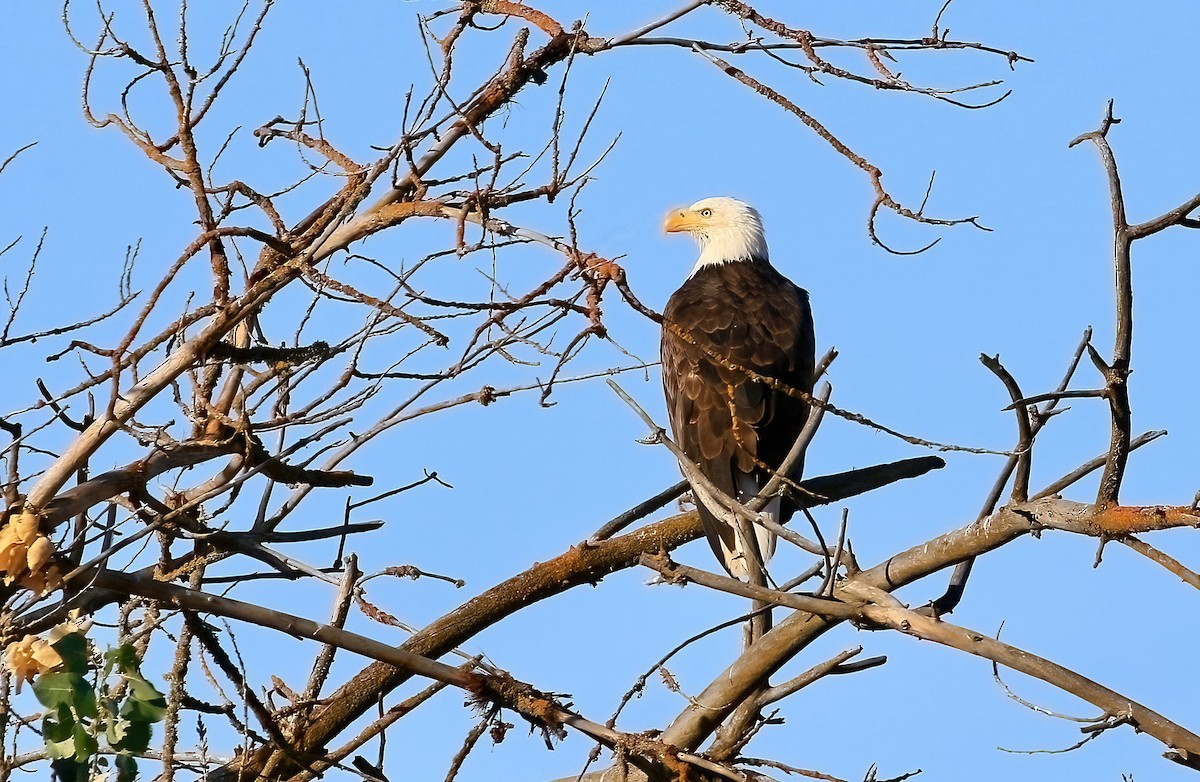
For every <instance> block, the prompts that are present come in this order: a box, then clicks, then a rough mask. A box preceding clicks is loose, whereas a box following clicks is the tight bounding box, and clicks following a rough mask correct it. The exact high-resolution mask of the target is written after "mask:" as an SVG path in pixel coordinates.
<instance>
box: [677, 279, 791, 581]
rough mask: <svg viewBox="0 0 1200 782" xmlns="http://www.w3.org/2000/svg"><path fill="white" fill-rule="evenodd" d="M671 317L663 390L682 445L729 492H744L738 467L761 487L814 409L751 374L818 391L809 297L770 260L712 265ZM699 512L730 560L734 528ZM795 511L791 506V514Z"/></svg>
mask: <svg viewBox="0 0 1200 782" xmlns="http://www.w3.org/2000/svg"><path fill="white" fill-rule="evenodd" d="M663 317H664V319H665V320H666V321H667V324H666V325H664V328H663V338H662V368H663V386H664V390H665V391H666V397H667V410H668V416H669V418H670V422H671V431H672V433H673V435H674V437H675V440H676V442H678V443H679V445H680V447H681V448H682V449H683V451H684V452H685V453H686V454H687V455H688V456H689V457H690V458H691V459H692V460H693V461H694V462H695V463H696V465H697V467H698V468H699V470H700V471H701V472H702V473H703V474H704V475H705V476H706V477H707V478H708V479H709V480H711V481H712V482H713V483H714V484H715V485H716V486H717V487H718V488H720V489H721V490H722V491H724V492H725V493H727V494H729V495H730V496H735V497H736V496H737V494H738V492H737V486H738V478H737V476H738V474H739V473H742V474H749V475H752V476H753V477H754V481H755V483H756V484H757V485H759V486H761V485H762V484H763V483H765V481H766V480H767V479H768V478H769V475H770V472H771V471H773V469H774V468H776V467H778V466H779V464H780V463H781V462H782V461H783V459H784V457H785V456H786V455H787V452H788V450H789V449H790V448H791V446H792V443H794V442H795V440H796V437H797V435H798V434H799V433H800V429H801V428H803V426H804V422H805V420H807V417H808V410H809V407H808V405H807V404H805V403H804V402H803V401H801V400H799V399H796V398H794V397H792V396H789V395H787V394H786V393H783V392H781V391H778V390H775V389H773V388H771V387H770V386H769V385H766V384H764V383H762V382H760V381H756V380H753V379H751V376H750V374H749V373H748V372H747V370H750V372H752V373H754V374H757V375H760V376H764V377H770V378H774V379H775V380H778V381H780V382H781V383H782V384H785V385H787V386H789V387H791V388H796V389H799V390H802V391H806V392H811V390H812V383H813V377H812V375H813V365H814V360H815V356H814V352H815V342H814V338H813V323H812V313H811V310H810V308H809V304H808V293H807V292H805V291H804V290H803V289H801V288H798V287H797V286H795V285H794V284H792V282H791V281H789V280H788V279H787V278H786V277H784V276H783V275H781V274H780V273H779V272H778V271H776V270H775V268H774V267H772V266H771V265H770V264H769V263H767V262H765V261H745V262H741V261H739V262H734V263H727V264H720V265H711V266H706V267H703V268H701V269H700V270H699V271H697V272H696V273H695V274H694V275H693V276H692V277H691V278H689V279H688V281H687V282H685V283H684V284H683V286H682V287H680V289H679V290H678V291H676V292H675V293H674V295H672V296H671V298H670V300H669V301H668V302H667V306H666V309H665V310H664V311H663ZM764 466H765V467H766V468H769V469H764ZM796 475H797V476H798V475H799V470H797V471H796ZM699 510H700V516H701V519H702V520H703V521H704V527H705V531H706V532H707V533H708V538H709V544H710V545H711V546H712V548H713V551H714V552H715V553H716V554H717V557H718V559H721V560H722V561H723V554H722V551H721V546H720V543H719V540H723V541H724V542H725V545H726V547H727V548H728V549H729V550H733V549H734V534H733V530H732V529H731V528H729V527H728V526H727V525H726V524H724V523H722V522H720V521H718V520H717V519H716V518H715V517H714V516H713V515H712V514H711V513H709V512H708V510H707V509H706V508H704V507H703V506H700V507H699ZM792 510H793V509H792V508H790V507H787V506H786V503H785V507H784V508H783V516H784V519H783V520H786V519H787V518H788V517H790V516H791V513H792ZM723 564H725V563H724V562H723ZM726 569H729V568H728V565H727V564H726Z"/></svg>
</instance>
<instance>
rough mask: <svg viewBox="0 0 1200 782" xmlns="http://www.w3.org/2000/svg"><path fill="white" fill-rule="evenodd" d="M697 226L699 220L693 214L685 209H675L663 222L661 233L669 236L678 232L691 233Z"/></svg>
mask: <svg viewBox="0 0 1200 782" xmlns="http://www.w3.org/2000/svg"><path fill="white" fill-rule="evenodd" d="M698 225H699V219H698V216H697V215H696V213H695V212H691V211H689V210H687V209H676V210H675V211H673V212H670V213H669V214H668V215H667V218H666V220H664V221H663V231H665V232H666V233H669V234H674V233H679V232H680V231H691V230H693V229H695V228H696V227H697V226H698Z"/></svg>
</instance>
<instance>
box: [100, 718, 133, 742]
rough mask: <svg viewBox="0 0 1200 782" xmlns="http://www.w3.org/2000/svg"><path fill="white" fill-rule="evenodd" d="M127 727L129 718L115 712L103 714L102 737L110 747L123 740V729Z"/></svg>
mask: <svg viewBox="0 0 1200 782" xmlns="http://www.w3.org/2000/svg"><path fill="white" fill-rule="evenodd" d="M128 728H129V720H127V719H125V718H124V717H118V716H116V715H115V714H111V713H109V714H105V715H104V738H105V740H106V741H108V745H109V746H110V747H116V746H117V745H118V744H120V743H121V742H122V741H124V740H125V731H126V730H127V729H128Z"/></svg>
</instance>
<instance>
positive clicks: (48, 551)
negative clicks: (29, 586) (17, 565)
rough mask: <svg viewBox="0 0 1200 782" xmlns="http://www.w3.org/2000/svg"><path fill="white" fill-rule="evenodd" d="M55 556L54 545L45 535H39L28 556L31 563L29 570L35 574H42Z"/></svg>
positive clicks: (31, 545)
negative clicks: (42, 570)
mask: <svg viewBox="0 0 1200 782" xmlns="http://www.w3.org/2000/svg"><path fill="white" fill-rule="evenodd" d="M53 556H54V544H53V543H51V542H50V538H48V537H46V536H45V535H39V536H38V537H37V538H35V539H34V541H33V543H31V544H30V545H29V553H28V554H27V555H26V558H27V559H28V562H29V570H30V571H31V572H33V573H37V572H40V571H41V569H42V568H43V567H44V566H45V565H46V563H47V562H49V561H50V558H51V557H53Z"/></svg>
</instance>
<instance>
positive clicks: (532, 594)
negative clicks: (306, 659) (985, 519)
mask: <svg viewBox="0 0 1200 782" xmlns="http://www.w3.org/2000/svg"><path fill="white" fill-rule="evenodd" d="M943 464H944V462H943V461H942V460H941V459H939V458H937V457H932V456H927V457H922V458H919V459H907V460H903V461H900V462H893V463H891V464H886V465H879V466H876V467H867V468H863V469H859V470H851V471H849V472H846V473H839V474H837V475H830V476H823V477H818V478H812V479H809V480H806V481H804V482H803V483H802V484H801V485H802V486H803V487H804V488H805V489H806V490H807V492H806V496H809V493H811V496H813V497H818V498H820V500H819V501H818V502H817V503H816V504H824V503H831V502H838V501H840V500H843V499H846V498H847V497H851V496H855V495H857V494H862V493H865V492H868V491H871V490H873V489H877V488H879V487H880V486H885V485H887V484H889V483H893V482H895V481H898V480H904V479H906V478H913V477H918V476H920V475H923V474H925V473H926V472H928V471H929V470H932V469H938V468H940V467H941V466H943ZM701 535H703V531H702V528H701V524H700V519H699V516H697V515H696V514H695V513H694V512H693V513H684V514H680V515H676V516H672V517H670V518H668V519H664V520H662V521H658V522H655V523H653V524H650V525H647V526H646V527H643V528H641V529H638V530H635V531H633V532H631V533H629V534H626V535H622V536H620V537H616V538H612V539H609V540H605V541H600V542H599V543H597V544H595V545H590V546H577V547H572V548H571V549H570V550H568V551H567V552H566V553H564V554H561V555H559V556H558V557H555V558H553V559H551V560H548V561H546V562H542V563H539V564H537V565H535V566H534V567H532V568H530V569H529V570H526V571H525V572H523V573H520V574H518V575H516V576H514V577H512V578H510V579H508V580H506V581H503V582H501V583H499V584H497V585H496V586H494V587H492V588H491V589H488V590H486V591H484V592H483V593H482V594H480V595H479V596H477V597H475V598H473V599H471V600H469V601H467V602H466V603H464V604H462V605H461V606H459V607H458V608H456V609H454V610H453V611H450V612H449V613H447V614H445V615H444V616H442V617H441V618H439V619H437V620H435V621H434V622H432V623H430V624H429V625H428V626H427V627H425V628H424V629H422V630H420V631H419V632H417V633H415V634H414V635H413V636H412V637H411V638H409V639H408V641H406V642H405V643H404V644H403V646H402V648H403V649H405V650H407V651H410V652H414V653H416V654H420V655H424V656H426V657H437V656H439V655H442V654H445V653H447V652H449V651H450V650H452V649H454V648H456V647H458V646H461V645H462V644H463V643H464V642H466V641H467V640H468V639H469V638H471V637H473V636H474V635H476V634H477V633H479V632H481V631H482V630H484V629H485V628H487V627H490V626H491V625H493V624H495V623H497V622H499V621H501V620H503V619H504V618H506V617H508V616H510V615H512V614H513V613H516V612H517V611H519V610H521V609H523V608H526V607H527V606H530V605H533V604H535V603H537V602H540V601H541V600H544V599H546V598H548V597H552V596H554V595H557V594H561V593H562V592H565V591H566V590H568V589H571V588H573V587H577V586H581V585H585V584H594V583H596V582H597V581H599V580H600V579H602V578H603V577H604V576H606V575H608V574H610V573H614V572H616V571H618V570H623V569H626V568H629V567H633V566H634V565H636V564H637V562H638V558H639V557H640V556H641V555H642V554H644V553H654V552H658V551H673V550H674V549H676V548H678V547H679V546H681V545H683V544H684V543H687V542H689V541H692V540H696V539H697V538H699V537H700V536H701ZM408 678H409V674H408V673H406V672H405V671H402V670H397V669H396V668H395V667H393V666H391V665H388V664H386V663H374V664H372V665H369V666H367V667H366V668H364V669H363V670H362V671H360V672H359V673H358V674H357V675H355V676H353V677H351V679H350V680H349V681H347V682H346V683H345V684H344V685H342V687H340V688H339V689H338V690H337V691H336V692H334V693H333V694H331V695H330V696H329V697H328V698H327V700H326V702H325V704H324V705H322V706H321V707H320V708H319V709H318V711H317V713H316V714H315V715H314V717H313V720H312V722H311V723H310V726H309V729H308V731H307V733H306V735H305V737H304V743H303V746H308V747H315V746H320V745H323V744H325V743H327V742H328V741H329V740H330V739H331V738H332V737H333V736H336V735H337V734H338V733H340V732H341V731H342V730H344V729H345V727H346V726H347V725H349V724H350V723H352V722H353V721H354V720H356V719H358V718H359V717H360V716H362V715H363V714H365V713H366V711H367V710H368V709H370V708H371V707H372V706H373V705H374V704H375V703H376V702H377V701H378V699H379V697H381V696H382V695H384V694H386V693H388V692H390V691H391V690H393V689H395V688H396V687H398V686H400V685H401V684H403V683H404V682H405V681H407V680H408ZM271 751H272V750H271V748H266V749H264V750H262V751H260V752H257V753H252V754H251V755H248V756H246V758H244V759H243V762H241V763H239V764H238V765H236V766H232V767H228V768H227V769H225V770H224V772H223V773H225V774H227V775H228V776H224V777H219V778H221V779H229V780H234V779H238V773H239V772H238V769H239V768H240V769H242V772H243V773H249V772H251V771H252V770H254V769H256V768H258V767H259V764H261V763H262V762H263V761H264V760H265V758H266V757H267V756H268V755H270V753H271Z"/></svg>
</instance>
